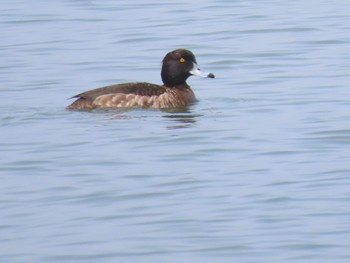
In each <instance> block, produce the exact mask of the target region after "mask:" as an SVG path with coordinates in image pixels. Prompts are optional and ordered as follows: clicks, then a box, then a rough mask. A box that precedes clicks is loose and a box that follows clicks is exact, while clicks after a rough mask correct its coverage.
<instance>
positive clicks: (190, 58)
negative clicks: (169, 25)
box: [161, 49, 214, 87]
mask: <svg viewBox="0 0 350 263" xmlns="http://www.w3.org/2000/svg"><path fill="white" fill-rule="evenodd" d="M161 75H162V80H163V83H164V84H165V85H166V86H169V87H172V86H178V85H181V84H185V83H186V80H187V78H188V77H189V76H191V75H198V76H201V77H209V78H213V77H214V75H213V74H212V73H209V74H203V73H202V72H201V71H200V69H199V68H198V67H197V61H196V58H195V56H194V55H193V53H192V52H191V51H189V50H186V49H176V50H174V51H171V52H169V53H168V54H166V56H165V57H164V59H163V66H162V73H161Z"/></svg>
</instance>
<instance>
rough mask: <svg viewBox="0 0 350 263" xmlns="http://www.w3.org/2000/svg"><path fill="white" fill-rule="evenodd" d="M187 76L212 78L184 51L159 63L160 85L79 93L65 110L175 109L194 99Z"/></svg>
mask: <svg viewBox="0 0 350 263" xmlns="http://www.w3.org/2000/svg"><path fill="white" fill-rule="evenodd" d="M191 75H196V76H200V77H205V78H214V77H215V76H214V74H212V73H208V74H207V73H203V72H202V71H201V70H200V69H199V68H198V66H197V62H196V58H195V56H194V55H193V53H192V52H191V51H189V50H186V49H176V50H174V51H171V52H169V53H168V54H166V56H165V57H164V59H163V65H162V72H161V76H162V80H163V83H164V84H163V85H157V84H152V83H145V82H131V83H122V84H116V85H111V86H106V87H102V88H98V89H93V90H89V91H86V92H83V93H80V94H78V95H76V96H74V97H73V98H77V100H76V101H74V102H73V103H72V104H71V105H69V106H68V107H67V109H72V110H74V109H77V110H91V109H95V108H120V107H125V108H130V107H140V108H178V107H183V106H187V105H189V104H191V103H193V102H194V101H195V100H196V97H195V95H194V93H193V91H192V89H191V87H190V86H189V85H187V83H186V80H187V78H188V77H190V76H191Z"/></svg>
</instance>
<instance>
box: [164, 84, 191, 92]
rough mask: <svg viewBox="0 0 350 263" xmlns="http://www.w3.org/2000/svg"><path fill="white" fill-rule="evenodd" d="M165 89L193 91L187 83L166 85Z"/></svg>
mask: <svg viewBox="0 0 350 263" xmlns="http://www.w3.org/2000/svg"><path fill="white" fill-rule="evenodd" d="M164 87H167V88H170V89H181V90H184V89H191V87H190V86H189V85H187V83H186V82H184V83H182V84H164Z"/></svg>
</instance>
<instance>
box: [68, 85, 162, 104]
mask: <svg viewBox="0 0 350 263" xmlns="http://www.w3.org/2000/svg"><path fill="white" fill-rule="evenodd" d="M164 92H165V88H164V87H163V86H160V85H157V84H152V83H147V82H130V83H122V84H115V85H110V86H105V87H102V88H97V89H93V90H88V91H85V92H83V93H80V94H77V95H75V96H74V97H72V98H84V99H90V100H94V99H96V98H97V97H99V96H102V95H106V94H117V93H120V94H134V95H141V96H157V95H161V94H163V93H164Z"/></svg>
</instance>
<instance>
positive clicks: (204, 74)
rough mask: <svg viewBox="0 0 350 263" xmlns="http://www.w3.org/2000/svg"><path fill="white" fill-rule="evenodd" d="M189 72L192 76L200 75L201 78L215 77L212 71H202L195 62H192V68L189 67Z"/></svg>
mask: <svg viewBox="0 0 350 263" xmlns="http://www.w3.org/2000/svg"><path fill="white" fill-rule="evenodd" d="M190 73H191V74H192V75H194V76H198V77H202V78H212V79H213V78H215V75H214V74H213V73H207V72H204V71H202V70H201V69H200V67H198V65H197V64H193V68H192V69H191V71H190Z"/></svg>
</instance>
